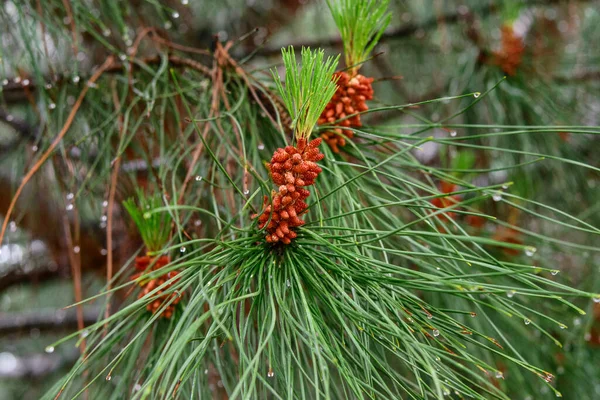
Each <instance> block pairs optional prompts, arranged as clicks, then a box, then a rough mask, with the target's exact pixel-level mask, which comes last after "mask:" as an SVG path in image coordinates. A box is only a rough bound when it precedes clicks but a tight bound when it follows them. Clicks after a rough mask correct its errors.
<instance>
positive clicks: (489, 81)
mask: <svg viewBox="0 0 600 400" xmlns="http://www.w3.org/2000/svg"><path fill="white" fill-rule="evenodd" d="M190 3H191V2H190ZM209 3H210V4H209ZM212 3H213V2H202V4H200V3H198V4H190V5H188V1H182V2H181V4H179V2H178V3H174V2H154V1H148V2H139V3H138V2H131V3H126V4H117V3H115V2H112V1H108V0H99V1H91V2H84V1H82V0H61V1H57V0H52V1H49V2H41V1H38V2H34V1H24V2H8V3H7V4H6V6H5V7H4V8H3V9H2V11H0V13H1V14H0V18H1V20H2V21H4V22H6V24H4V25H5V26H7V28H6V29H7V31H8V33H7V35H8V36H7V37H6V38H3V39H4V40H3V48H2V54H0V56H1V57H2V59H1V60H2V61H1V64H0V68H1V69H0V71H2V73H3V76H6V79H4V78H3V79H4V81H3V83H2V85H1V87H2V96H3V97H2V98H3V102H4V103H3V105H2V109H0V111H2V113H1V114H0V117H2V119H3V120H4V121H5V122H6V123H7V124H9V125H10V126H12V127H13V128H14V129H15V131H17V132H18V133H19V134H20V135H21V138H19V139H16V140H14V142H12V143H9V144H8V146H7V147H6V150H5V149H0V154H7V157H6V158H3V160H2V161H1V162H0V168H1V169H0V171H12V172H11V173H12V175H13V176H16V177H18V179H17V180H16V185H14V188H12V189H11V190H10V193H8V194H6V195H5V194H4V193H3V195H2V197H5V198H6V199H7V200H6V199H3V200H2V201H1V202H0V204H1V205H2V207H0V210H1V211H2V212H3V220H2V230H1V231H0V243H9V241H10V240H12V239H11V238H12V236H11V232H10V231H11V230H12V228H11V226H12V225H11V223H14V222H13V221H14V220H15V219H16V220H17V221H18V223H19V224H20V225H23V227H24V229H25V228H26V229H27V230H28V231H29V232H30V233H31V235H32V237H37V236H36V235H38V233H37V232H45V231H48V230H53V229H54V228H56V229H54V230H56V231H58V232H59V233H58V234H56V233H55V235H57V236H60V238H61V239H60V240H59V241H58V244H57V250H56V253H57V254H58V253H63V252H64V253H66V258H67V259H68V265H69V266H70V268H71V269H72V278H73V282H74V297H75V302H74V304H72V305H71V306H70V307H69V308H70V309H76V310H77V312H78V328H79V329H78V331H77V332H74V333H72V334H69V335H66V336H64V337H62V338H60V339H58V340H56V341H54V342H52V343H50V344H49V345H48V346H47V347H46V351H47V352H48V353H53V352H55V351H59V350H60V349H63V348H65V347H68V346H70V345H72V344H76V346H77V347H78V350H79V352H80V354H79V358H78V360H77V361H76V362H75V364H74V365H73V367H72V368H71V369H70V370H69V371H67V372H65V373H64V374H63V375H62V376H61V377H60V378H59V379H58V380H57V381H55V382H54V383H53V385H52V387H50V388H47V391H46V393H45V395H44V397H43V398H45V399H60V398H76V397H80V396H81V397H83V396H88V398H103V399H104V398H106V399H113V398H114V399H119V398H127V399H129V398H132V399H138V398H139V399H141V398H144V399H147V398H157V399H158V398H160V399H162V398H232V399H236V398H243V399H263V398H274V399H275V398H286V399H288V398H289V399H295V398H298V399H300V398H301V399H314V398H325V399H329V398H332V399H337V398H340V399H341V398H385V399H396V398H398V399H399V398H414V399H421V398H423V399H425V398H440V399H441V398H457V399H459V398H474V399H490V398H498V399H509V398H521V397H523V398H527V396H529V398H536V399H537V398H546V397H548V398H551V397H552V398H553V397H556V396H564V397H565V398H582V399H585V398H593V396H592V392H593V390H594V389H593V385H595V384H598V381H599V378H598V374H597V368H596V367H595V365H597V364H598V363H597V361H598V360H597V358H598V353H597V351H596V352H594V351H593V350H592V349H591V348H590V344H591V343H594V342H598V341H600V339H599V337H600V336H599V334H598V332H600V331H599V330H598V325H597V324H598V323H600V320H599V319H598V317H597V315H598V304H599V303H600V294H598V293H600V287H598V283H597V280H594V279H592V278H593V277H595V276H597V274H598V271H597V260H598V250H599V247H598V236H599V235H600V229H599V228H598V227H597V221H598V219H597V215H598V214H597V212H596V211H597V203H598V202H597V201H596V200H597V198H598V185H595V184H589V182H593V181H595V180H597V178H598V172H600V169H599V168H598V166H597V163H595V156H594V154H593V148H594V144H597V143H598V139H597V138H598V136H597V135H598V134H599V133H600V129H599V128H598V127H596V126H593V124H589V123H586V122H584V121H583V118H584V116H585V115H587V109H586V108H585V107H581V106H579V105H578V104H577V103H576V102H574V101H573V99H576V98H577V97H578V96H581V97H582V98H583V97H584V96H589V97H587V98H593V94H592V91H591V90H590V92H589V93H588V92H587V91H585V90H583V89H581V88H580V87H579V86H578V83H577V82H576V81H575V82H570V81H571V77H568V76H566V75H561V74H563V72H564V71H565V70H568V67H566V66H564V65H560V64H558V63H557V65H549V64H547V63H546V62H545V60H546V58H545V54H544V52H545V49H546V48H547V45H544V43H542V39H543V38H547V37H550V34H549V33H548V32H549V31H552V29H551V28H548V24H546V22H547V21H546V20H547V19H548V18H546V17H548V15H550V16H551V14H549V13H547V12H546V13H545V14H544V13H542V16H540V11H539V10H538V8H536V7H534V6H531V5H523V4H521V2H513V1H506V2H502V6H501V7H493V6H491V5H490V4H491V3H490V4H488V3H487V2H485V3H483V2H471V3H473V4H471V8H467V7H466V6H464V5H461V6H460V7H458V6H457V5H454V4H453V5H452V6H451V7H450V6H449V9H448V10H445V9H440V7H442V6H440V2H436V1H432V2H407V3H410V4H404V5H396V4H391V5H390V2H389V1H387V0H352V1H351V0H327V1H326V4H320V5H313V7H315V9H316V10H317V12H319V13H321V14H323V13H325V12H327V13H329V14H330V15H331V17H330V20H329V24H330V26H335V27H336V28H337V30H338V32H339V33H338V34H336V36H335V38H334V40H333V42H334V44H335V43H337V44H338V46H335V45H334V46H331V48H326V49H325V48H323V46H321V44H322V43H321V42H322V41H320V40H318V41H317V42H315V43H306V44H307V46H302V43H298V42H296V41H291V40H288V39H286V38H285V36H284V40H283V41H284V42H285V43H282V44H283V46H275V45H270V44H267V45H266V46H264V47H263V46H254V45H252V44H251V43H250V41H253V40H255V39H256V38H257V37H258V36H257V35H260V34H261V33H262V34H265V32H261V31H260V30H258V32H256V31H252V32H250V33H248V34H245V32H237V33H236V34H239V36H234V37H233V38H232V37H231V36H230V37H228V38H225V37H224V35H225V34H224V33H223V32H221V33H220V34H218V35H215V36H212V32H211V33H210V34H208V35H205V37H202V38H200V40H197V39H198V38H193V35H191V34H189V33H188V30H189V29H190V26H189V24H190V16H189V15H187V12H186V11H185V10H186V7H192V8H193V7H196V8H199V9H200V8H201V9H202V10H204V9H205V8H206V9H207V10H208V9H209V8H210V9H211V10H218V9H219V7H224V6H223V5H222V4H221V5H219V4H218V3H217V2H215V4H212ZM282 3H285V4H287V3H286V2H282ZM416 3H419V4H416ZM209 6H211V7H209ZM256 7H262V5H257V6H256ZM286 7H287V6H286ZM294 7H295V6H294ZM294 7H292V6H291V5H289V8H287V9H286V10H287V13H288V14H289V15H288V16H286V17H285V19H284V20H285V22H289V21H290V20H293V18H294V11H295V10H296V8H294ZM544 7H547V8H545V10H554V8H551V6H544ZM581 7H582V8H581V10H580V11H581V13H582V15H585V18H586V20H585V21H583V22H582V27H581V28H580V30H581V32H582V33H581V35H582V37H596V38H597V37H598V34H597V33H598V32H597V31H592V32H591V33H590V32H587V30H590V29H592V28H591V27H590V25H593V24H592V23H593V22H594V21H596V22H597V21H598V20H600V15H598V13H597V12H596V11H594V10H593V9H592V8H587V9H586V8H585V7H586V6H585V4H584V5H581ZM588 10H591V11H588ZM571 12H574V11H571ZM415 14H420V15H421V20H420V21H421V22H414V23H412V22H407V21H406V18H405V16H406V15H415ZM218 15H219V14H218V13H216V14H211V13H210V12H209V13H208V14H207V15H206V19H207V21H206V26H210V20H211V19H213V20H214V19H218V18H217V17H215V16H218ZM272 18H275V14H273V16H272ZM328 18H329V16H328ZM476 18H477V19H478V20H477V23H473V22H474V20H475V19H476ZM402 20H404V25H403V23H402ZM550 20H551V19H550ZM282 21H283V20H282ZM427 21H434V22H436V23H438V26H439V31H440V32H445V33H444V34H440V35H438V36H436V35H434V34H431V35H430V34H428V33H425V32H426V29H427V27H428V25H429V24H431V23H432V22H427ZM526 22H528V23H529V24H530V25H529V26H525V25H527V24H526ZM561 22H562V21H560V22H559V23H558V24H560V23H561ZM9 23H10V25H11V27H10V28H8V26H9ZM269 23H270V22H269ZM265 24H267V23H265ZM481 24H483V26H482V25H481ZM276 25H277V24H275V23H273V24H272V25H269V26H270V29H272V30H275V29H276V28H275V26H276ZM549 25H552V24H549ZM561 26H563V27H564V25H561ZM183 27H185V28H183ZM490 27H493V28H494V29H495V31H494V32H497V33H498V35H495V36H494V35H493V34H488V32H491V28H490ZM486 28H490V30H489V31H488V30H486ZM526 28H527V29H526ZM3 29H4V28H3ZM207 29H208V28H207ZM573 29H574V28H573ZM402 32H408V33H402ZM413 33H414V34H415V36H412V37H410V38H409V40H406V39H403V35H409V34H413ZM554 33H556V32H554ZM421 35H423V36H425V38H423V36H421ZM583 35H589V36H583ZM594 35H595V36H594ZM558 36H560V35H558ZM540 38H542V39H540ZM9 39H10V40H9ZM383 39H385V40H386V42H385V43H382V44H379V42H380V41H382V40H383ZM565 40H566V39H565ZM306 41H307V42H309V40H306ZM394 41H406V42H408V43H404V44H402V43H401V44H397V46H398V47H397V48H401V49H404V50H406V51H402V52H400V54H398V52H388V51H385V46H391V43H394ZM419 41H421V42H419ZM290 42H293V43H290ZM425 42H426V43H427V46H434V45H435V46H436V48H439V49H441V51H440V52H434V53H435V54H438V53H440V54H441V53H444V52H445V53H446V54H445V55H443V56H440V57H441V59H444V60H445V62H444V63H443V64H442V63H441V62H435V63H433V62H430V63H426V62H422V61H418V59H419V58H420V54H421V52H423V51H425V50H424V49H423V47H425V46H423V43H425ZM198 43H201V45H199V44H198ZM290 44H294V45H295V46H294V45H290ZM309 45H310V46H309ZM451 46H456V47H457V48H459V49H460V51H457V52H456V53H457V54H458V55H459V56H457V57H456V56H451V55H449V54H448V53H449V52H448V50H447V49H448V48H449V47H451ZM281 47H282V48H281ZM273 48H275V49H276V50H277V51H276V52H275V51H273ZM280 48H281V49H280ZM279 49H280V50H279ZM337 51H341V54H338V53H337ZM273 54H276V55H273ZM297 54H299V57H297ZM564 54H565V57H564V60H563V62H564V63H566V64H568V63H571V59H570V58H569V57H570V56H569V54H570V53H568V52H567V51H566V50H565V51H564ZM65 55H68V56H65ZM446 56H447V59H446ZM395 57H401V58H405V60H403V62H402V63H395V62H394V58H395ZM451 57H452V58H451ZM340 59H341V60H343V65H341V66H338V61H339V60H340ZM66 60H68V61H66ZM269 60H275V63H274V64H272V63H270V62H269ZM437 61H439V60H437ZM594 61H597V60H594V59H593V56H589V59H587V58H586V59H585V60H584V63H585V65H593V62H594ZM392 65H393V67H392ZM440 65H444V66H445V68H443V69H444V71H443V72H439V73H437V72H436V73H435V74H433V73H432V74H431V75H432V76H433V78H430V79H429V80H430V81H431V82H430V81H427V80H423V81H419V80H417V79H415V80H413V81H409V79H408V78H409V77H410V76H411V73H412V72H413V71H411V68H415V69H420V68H422V69H423V71H427V70H428V69H431V68H433V69H434V70H435V71H437V70H438V69H439V68H440ZM399 74H402V75H403V76H404V80H401V79H398V78H397V75H399ZM390 75H394V76H393V77H392V76H390ZM415 75H417V74H415ZM434 75H435V76H434ZM437 75H439V76H437ZM551 76H552V77H554V78H553V79H554V80H550V77H551ZM376 77H377V78H376ZM561 79H562V82H566V83H564V85H563V86H566V88H565V87H563V86H558V84H556V82H560V81H561ZM438 80H439V81H443V83H442V84H441V85H440V84H436V83H435V81H438ZM404 81H408V82H406V83H405V82H404ZM567 81H569V82H567ZM432 82H433V83H432ZM549 82H552V84H550V83H549ZM594 84H596V85H597V83H594ZM594 84H592V85H594ZM422 85H425V86H426V90H420V91H419V92H420V94H421V96H423V97H420V98H415V96H414V94H412V93H411V91H413V89H414V90H415V91H418V90H416V89H419V87H420V86H422ZM436 86H439V87H437V89H436ZM433 89H436V90H435V91H433V92H432V90H433ZM392 92H393V93H392ZM562 93H567V95H565V96H560V94H562ZM391 94H394V96H396V97H394V96H392V95H391ZM388 99H394V102H391V101H389V100H388ZM399 99H401V100H403V102H400V101H399ZM596 100H597V99H596ZM4 109H6V110H7V111H6V112H5V111H4ZM29 126H36V128H35V130H32V129H30V128H29ZM0 134H2V131H0ZM567 134H568V135H567ZM1 138H2V137H1V136H0V139H1ZM9 139H10V138H9ZM7 143H8V140H7ZM0 144H2V142H1V141H0ZM596 147H597V146H596ZM432 148H433V155H431V153H432V152H431V150H430V149H432ZM49 177H50V178H49ZM46 181H47V182H46ZM34 185H35V189H32V186H34ZM550 187H551V188H552V190H550V189H548V188H550ZM32 190H35V191H34V193H38V195H37V196H36V197H37V199H36V198H33V199H32V194H31V191H32ZM45 198H49V199H53V200H52V205H44V204H42V203H46V202H45V200H44V199H45ZM36 200H37V202H39V203H40V205H39V207H40V208H41V207H47V208H48V209H49V210H51V211H53V212H54V213H55V216H50V215H46V214H50V213H48V212H47V210H46V209H45V208H41V212H39V214H38V213H37V212H36V203H35V201H36ZM42 214H44V218H43V219H41V218H39V217H36V215H42ZM27 216H29V217H27ZM50 218H52V219H50ZM47 221H51V222H47ZM98 221H99V222H98ZM15 224H17V223H15ZM42 225H45V226H42ZM49 227H51V229H49ZM94 232H95V233H94ZM98 232H100V233H101V235H102V240H101V241H100V243H103V244H102V245H101V247H100V248H98V245H97V242H94V241H92V239H91V238H92V237H94V236H97V235H98ZM47 242H48V243H49V244H50V243H51V241H50V240H47ZM2 250H4V247H2ZM559 257H560V258H559ZM97 259H101V260H102V262H100V264H105V265H106V268H103V269H101V271H100V272H101V274H102V276H101V282H102V287H98V288H93V289H85V288H84V286H85V285H83V282H82V274H83V273H84V272H85V271H86V270H89V269H90V265H93V264H98V262H97V261H96V260H97ZM561 260H569V262H573V263H577V266H576V267H574V268H567V266H566V265H565V264H566V261H561ZM573 260H574V261H573ZM560 272H563V273H560ZM564 272H567V274H565V273H564ZM563 275H567V276H565V277H563ZM578 275H579V276H583V277H585V276H587V277H588V279H587V280H586V279H585V278H583V279H582V278H578ZM92 290H93V292H92ZM84 292H85V293H84ZM92 303H94V304H96V305H99V306H100V315H99V316H98V318H95V319H94V322H92V323H90V324H88V325H87V326H84V324H83V309H84V307H87V306H89V305H90V304H92ZM581 381H584V382H585V385H581V386H580V387H578V386H577V385H576V383H577V382H581ZM519 396H520V397H519ZM586 396H588V397H586ZM589 396H592V397H589Z"/></svg>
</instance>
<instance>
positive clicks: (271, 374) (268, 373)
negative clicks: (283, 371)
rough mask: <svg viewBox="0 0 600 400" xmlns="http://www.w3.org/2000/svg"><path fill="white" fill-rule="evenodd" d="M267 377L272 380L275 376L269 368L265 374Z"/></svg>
mask: <svg viewBox="0 0 600 400" xmlns="http://www.w3.org/2000/svg"><path fill="white" fill-rule="evenodd" d="M267 376H268V377H269V378H272V377H274V376H275V372H273V370H272V369H271V368H269V372H267Z"/></svg>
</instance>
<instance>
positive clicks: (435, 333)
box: [432, 329, 440, 337]
mask: <svg viewBox="0 0 600 400" xmlns="http://www.w3.org/2000/svg"><path fill="white" fill-rule="evenodd" d="M432 333H433V336H436V337H437V336H440V331H438V330H437V329H434V330H433V331H432Z"/></svg>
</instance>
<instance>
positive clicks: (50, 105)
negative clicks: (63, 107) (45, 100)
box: [48, 103, 56, 110]
mask: <svg viewBox="0 0 600 400" xmlns="http://www.w3.org/2000/svg"><path fill="white" fill-rule="evenodd" d="M48 108H49V109H51V110H54V109H55V108H56V104H54V103H50V104H48Z"/></svg>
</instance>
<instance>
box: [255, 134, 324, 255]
mask: <svg viewBox="0 0 600 400" xmlns="http://www.w3.org/2000/svg"><path fill="white" fill-rule="evenodd" d="M320 144H321V139H320V138H318V139H315V140H312V141H311V142H310V143H307V141H306V139H300V140H298V143H297V145H296V147H294V146H287V147H286V148H285V149H281V148H280V149H277V150H276V151H275V154H273V158H272V159H271V163H270V164H269V165H268V168H269V170H270V172H271V178H272V179H273V182H274V183H275V184H276V185H278V186H279V190H278V191H277V192H276V193H275V194H274V195H273V201H272V203H270V204H269V198H268V197H267V196H265V199H264V205H263V209H264V211H263V212H262V214H261V215H260V216H259V217H258V227H259V228H261V229H262V228H264V227H265V226H266V231H267V235H266V239H267V242H269V243H277V242H281V243H284V244H290V243H291V241H292V239H294V238H296V232H294V228H296V227H299V226H302V225H304V221H303V220H302V219H301V218H300V216H301V215H302V214H304V213H305V212H306V208H307V204H306V203H305V202H304V200H306V199H307V198H308V196H309V195H310V192H309V191H308V190H307V189H306V187H307V186H311V185H313V184H314V183H315V179H316V178H317V176H318V175H319V173H320V172H321V168H319V166H318V165H317V164H316V162H317V161H320V160H322V159H323V157H324V156H323V154H322V153H320V152H319V145H320ZM269 218H270V219H269Z"/></svg>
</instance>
